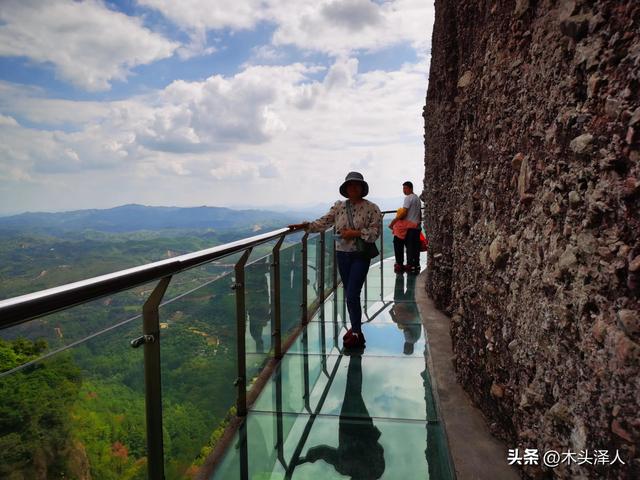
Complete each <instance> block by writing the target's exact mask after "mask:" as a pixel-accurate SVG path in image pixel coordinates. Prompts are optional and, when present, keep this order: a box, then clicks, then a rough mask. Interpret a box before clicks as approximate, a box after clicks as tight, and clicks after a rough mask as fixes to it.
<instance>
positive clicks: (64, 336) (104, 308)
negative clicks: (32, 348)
mask: <svg viewBox="0 0 640 480" xmlns="http://www.w3.org/2000/svg"><path fill="white" fill-rule="evenodd" d="M155 285H156V282H153V283H148V284H145V285H141V286H139V287H136V288H133V289H131V290H127V291H124V292H120V293H115V294H113V295H107V296H105V297H102V298H100V299H98V300H93V301H91V302H87V303H85V304H82V305H78V306H75V307H73V308H70V309H68V310H63V311H61V312H57V313H53V314H51V315H47V316H44V317H41V318H38V319H35V320H31V321H29V322H26V323H23V324H20V325H16V326H14V327H10V328H5V329H2V330H0V338H3V339H5V340H8V339H15V338H27V339H29V340H32V341H36V340H45V341H46V344H47V351H54V350H57V349H59V348H62V347H65V346H68V345H72V344H73V343H74V342H77V341H81V340H83V339H85V338H87V337H89V336H91V335H95V334H97V333H99V332H101V331H103V330H104V329H106V328H109V327H112V326H113V325H117V324H119V323H121V322H123V321H128V320H131V319H132V318H133V317H138V316H139V315H140V314H141V312H142V305H143V304H144V302H145V301H146V299H147V298H148V297H149V295H150V293H151V292H152V291H153V289H154V288H155Z"/></svg>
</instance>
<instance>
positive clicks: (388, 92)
mask: <svg viewBox="0 0 640 480" xmlns="http://www.w3.org/2000/svg"><path fill="white" fill-rule="evenodd" d="M324 70H325V69H324V67H317V66H313V65H302V64H294V65H288V66H248V67H246V68H245V69H244V70H242V71H241V72H239V73H237V74H236V75H231V76H222V75H215V76H212V77H210V78H208V79H206V80H204V81H201V82H186V81H176V82H173V83H172V84H170V85H169V86H167V87H166V88H164V89H162V90H159V91H156V92H150V93H148V94H146V95H144V96H139V97H134V98H130V99H128V100H123V101H119V102H105V103H104V104H102V105H101V106H100V108H96V107H95V105H92V104H91V102H72V101H64V102H66V103H64V108H66V109H68V110H69V111H77V112H85V113H83V115H82V116H81V117H82V120H78V122H77V123H76V124H75V127H76V129H75V131H72V132H65V131H61V130H58V131H40V130H35V129H29V128H23V127H21V126H20V125H16V126H14V125H0V145H1V147H0V176H2V177H3V182H0V187H2V184H3V183H4V184H5V185H13V187H11V188H13V190H11V191H12V192H13V193H12V195H13V194H17V192H19V191H20V189H19V185H22V184H25V182H31V183H30V184H32V183H33V182H36V183H37V182H42V181H45V180H46V182H47V186H46V188H45V187H42V188H41V189H40V190H37V189H27V190H24V191H23V193H21V195H27V193H25V192H30V193H29V195H31V196H33V197H34V198H44V196H45V195H47V196H48V200H47V202H46V203H44V206H46V208H56V206H57V205H60V207H57V208H65V207H64V205H62V202H63V199H67V197H66V196H65V195H63V194H62V193H58V194H57V195H56V193H55V192H56V191H58V190H60V189H62V190H65V189H69V188H72V189H73V188H78V187H75V186H73V187H70V185H75V182H78V181H80V179H83V180H82V181H83V182H84V181H85V180H84V179H93V180H91V181H102V182H104V183H105V185H100V187H99V188H98V187H96V188H97V190H96V191H102V190H104V191H105V192H108V188H107V186H109V187H110V188H111V189H112V190H113V192H114V193H113V194H111V195H110V196H109V194H108V193H105V195H107V196H108V198H110V199H112V200H111V201H112V204H113V202H118V201H121V199H124V201H127V202H131V201H136V202H141V203H149V204H169V203H170V204H176V205H193V204H209V205H230V206H233V205H235V204H236V203H237V201H238V198H239V195H240V191H239V190H238V184H242V185H243V189H242V191H243V192H249V193H247V195H246V198H245V197H243V198H244V199H243V203H244V204H250V203H253V204H254V205H261V204H274V203H282V201H283V198H284V197H285V196H286V198H287V199H288V200H287V201H291V202H293V203H296V204H302V203H317V202H329V201H330V200H331V199H333V198H335V197H336V196H337V187H338V185H339V184H340V181H341V180H342V178H343V177H344V175H345V174H346V172H347V171H349V170H351V169H353V168H359V169H362V171H363V173H364V174H365V176H366V178H367V179H368V181H369V182H370V185H371V188H372V194H374V193H375V196H397V195H399V191H400V190H399V188H400V187H399V185H400V184H401V183H402V181H404V180H406V179H408V178H411V179H413V180H414V181H415V182H416V183H417V184H419V181H420V178H421V176H422V169H423V167H422V163H423V147H422V118H421V113H422V105H423V102H424V96H425V93H426V79H427V73H426V70H427V66H426V63H419V64H407V65H405V66H403V67H402V68H401V69H400V70H398V71H395V72H385V71H371V72H366V73H361V72H359V71H358V62H357V60H356V59H354V58H350V57H341V58H339V59H337V60H336V61H335V63H334V64H333V65H332V66H331V67H330V68H329V69H327V70H326V73H325V75H324V76H322V75H320V78H318V74H321V73H322V72H323V71H324ZM2 87H3V85H2V84H0V91H2ZM5 87H6V88H8V87H7V86H6V85H5ZM29 92H31V93H29ZM22 95H23V97H24V98H19V101H15V102H13V103H12V102H10V101H8V100H7V99H6V98H3V100H2V101H3V102H4V103H5V104H7V105H11V107H12V109H13V110H12V112H13V113H12V116H15V117H16V118H23V117H24V118H27V119H30V120H31V121H33V118H32V117H34V116H37V117H38V118H47V119H50V120H57V121H63V122H68V121H73V118H72V116H69V117H67V116H65V115H63V113H62V110H64V108H62V105H61V104H60V103H59V102H61V101H59V100H48V99H46V98H42V97H41V96H40V95H39V93H38V92H37V91H34V90H24V91H23V93H22ZM30 95H31V97H32V98H30V97H29V96H30ZM0 97H2V95H0ZM29 99H30V100H31V101H28V100H29ZM38 102H39V104H40V107H41V111H40V112H36V109H34V107H33V106H34V104H35V103H38ZM85 103H88V105H86V106H85ZM49 109H51V110H52V111H53V112H54V113H48V110H49ZM98 172H99V176H98ZM54 174H55V175H54ZM99 179H103V180H99ZM86 181H88V180H86ZM107 184H108V185H107ZM151 185H153V188H150V186H151ZM25 188H26V187H25ZM57 189H58V190H57ZM62 190H60V192H62ZM85 190H86V189H85ZM7 191H9V190H7V189H6V188H5V189H4V190H3V192H7ZM65 191H66V190H65ZM3 195H4V194H3ZM82 195H85V197H82ZM243 195H244V194H243ZM77 198H87V199H90V198H93V199H94V200H93V201H94V203H92V204H91V206H99V205H98V203H97V202H98V200H97V199H95V193H92V192H91V191H90V190H87V192H86V193H82V194H80V193H79V194H78V197H77ZM67 200H68V201H69V202H71V201H72V200H73V199H70V198H69V199H67ZM67 200H65V201H67ZM30 201H31V200H30ZM121 203H124V202H121ZM25 205H26V204H25ZM65 205H66V204H65ZM44 206H43V207H40V208H45V207H44Z"/></svg>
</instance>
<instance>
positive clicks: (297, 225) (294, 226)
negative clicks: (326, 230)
mask: <svg viewBox="0 0 640 480" xmlns="http://www.w3.org/2000/svg"><path fill="white" fill-rule="evenodd" d="M308 225H309V222H302V223H294V224H292V225H287V227H288V228H289V230H300V229H301V228H307V226H308Z"/></svg>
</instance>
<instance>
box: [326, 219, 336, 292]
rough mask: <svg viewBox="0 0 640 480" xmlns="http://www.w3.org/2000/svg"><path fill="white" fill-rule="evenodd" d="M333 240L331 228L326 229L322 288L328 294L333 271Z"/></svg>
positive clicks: (331, 283) (331, 284) (331, 286)
mask: <svg viewBox="0 0 640 480" xmlns="http://www.w3.org/2000/svg"><path fill="white" fill-rule="evenodd" d="M335 244H336V242H335V240H334V238H333V230H328V231H327V232H326V233H325V253H324V269H325V273H324V290H325V295H328V294H329V293H330V292H331V289H332V288H333V271H334V268H335V263H334V252H335Z"/></svg>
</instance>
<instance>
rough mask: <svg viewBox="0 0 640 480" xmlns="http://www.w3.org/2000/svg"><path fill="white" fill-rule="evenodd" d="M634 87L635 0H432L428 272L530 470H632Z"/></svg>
mask: <svg viewBox="0 0 640 480" xmlns="http://www.w3.org/2000/svg"><path fill="white" fill-rule="evenodd" d="M639 87H640V2H638V1H637V0H626V1H625V0H601V1H580V0H561V1H551V0H539V1H536V0H517V1H516V0H512V1H476V0H457V1H445V0H436V23H435V27H434V35H433V50H432V61H431V72H430V76H429V89H428V93H427V102H426V106H425V110H424V116H425V152H426V154H425V167H426V175H425V190H424V192H423V200H424V201H425V203H426V216H425V226H426V229H427V231H428V232H429V234H430V253H429V262H430V269H429V276H428V283H427V289H428V292H429V294H430V295H431V296H432V297H433V298H434V300H435V301H436V304H437V305H438V306H439V308H441V309H443V310H444V311H446V312H447V313H449V314H450V315H451V317H452V338H453V344H454V352H455V367H456V371H457V375H458V379H459V381H460V382H461V383H462V385H464V386H465V388H466V389H467V391H468V392H469V394H470V395H471V397H472V398H473V400H474V401H475V402H476V403H477V405H478V406H479V407H480V408H481V409H482V410H483V412H484V413H485V415H486V416H487V418H488V421H489V423H490V424H491V426H492V429H493V430H494V432H495V433H496V434H497V435H499V436H501V437H502V438H504V439H505V440H506V441H507V444H508V446H509V448H519V449H520V453H521V454H522V451H523V449H525V448H531V449H538V452H539V454H540V460H539V462H538V463H539V465H538V466H536V465H529V466H523V475H525V476H527V477H533V478H535V477H538V478H546V477H557V478H578V477H583V478H640V314H639V305H640V235H639V233H640V208H639V207H640V158H639V157H640V145H639V141H640V108H639V107H640V100H639V99H640V88H639ZM549 450H556V451H558V452H562V453H566V452H568V451H572V452H577V453H579V452H583V451H587V452H588V454H589V455H591V456H593V455H594V454H595V451H596V450H609V455H610V457H609V458H608V461H607V464H605V465H591V464H589V463H588V462H583V463H582V465H579V464H578V463H579V462H577V461H565V462H563V463H562V464H560V465H559V466H557V467H555V468H549V467H544V466H542V463H543V462H542V454H543V453H544V452H546V451H549ZM616 451H618V452H619V455H620V458H621V460H622V461H623V462H624V463H625V464H624V465H623V464H622V463H620V462H615V464H613V465H612V464H610V463H611V461H612V460H613V456H614V455H615V452H616ZM505 460H506V452H505Z"/></svg>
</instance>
